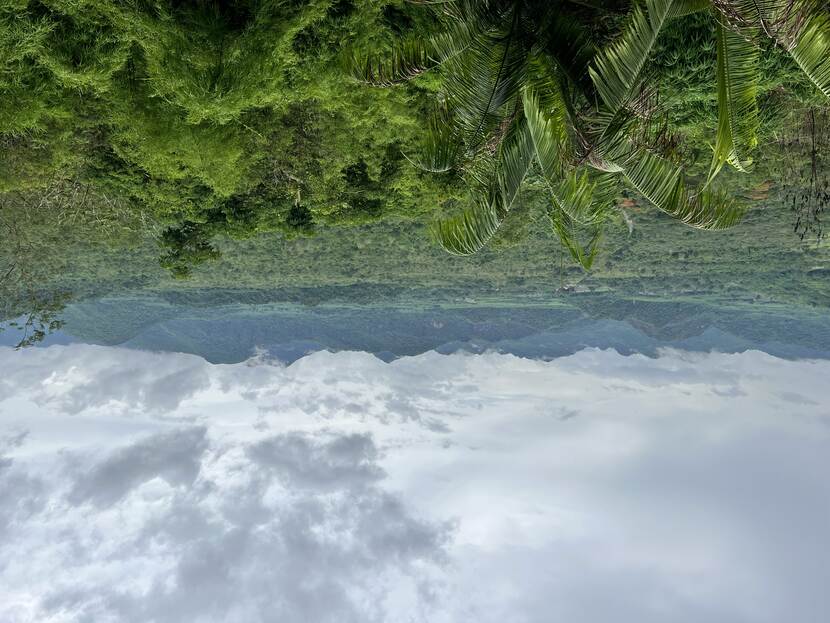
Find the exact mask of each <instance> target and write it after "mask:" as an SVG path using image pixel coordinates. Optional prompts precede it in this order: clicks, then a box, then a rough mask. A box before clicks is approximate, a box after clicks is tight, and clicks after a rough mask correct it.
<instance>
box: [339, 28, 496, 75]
mask: <svg viewBox="0 0 830 623" xmlns="http://www.w3.org/2000/svg"><path fill="white" fill-rule="evenodd" d="M476 26H477V25H476V24H475V23H471V22H463V21H454V22H451V23H448V24H446V25H445V30H443V31H441V32H439V33H438V34H436V35H433V36H431V37H427V38H420V37H419V38H413V39H405V40H403V41H401V42H399V43H398V44H397V45H396V46H395V47H394V48H393V49H392V51H391V52H390V53H384V54H381V55H378V54H374V55H368V56H361V55H359V54H357V53H355V52H354V51H352V52H351V53H350V54H349V55H347V56H346V58H345V64H346V70H347V72H348V73H349V74H350V75H351V76H352V77H353V78H355V79H356V80H359V81H360V82H365V83H366V84H370V85H372V86H379V87H388V86H392V85H395V84H400V83H402V82H406V81H407V80H411V79H412V78H415V77H417V76H419V75H421V74H422V73H424V72H426V71H429V70H430V69H432V68H434V67H436V66H438V65H440V64H441V63H444V62H446V61H448V60H450V59H452V58H455V57H456V56H459V55H460V54H463V53H464V52H465V51H466V50H467V49H468V48H469V47H470V46H471V45H472V43H473V41H474V40H475V38H476V37H478V36H480V34H481V32H480V31H479V30H478V28H477V27H476Z"/></svg>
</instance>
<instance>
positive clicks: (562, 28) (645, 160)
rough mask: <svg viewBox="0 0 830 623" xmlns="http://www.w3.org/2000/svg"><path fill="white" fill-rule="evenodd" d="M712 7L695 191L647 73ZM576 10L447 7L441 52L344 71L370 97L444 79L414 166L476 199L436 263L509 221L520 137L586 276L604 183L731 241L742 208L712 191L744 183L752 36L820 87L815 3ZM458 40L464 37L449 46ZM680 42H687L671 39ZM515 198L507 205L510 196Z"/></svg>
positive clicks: (678, 2) (754, 72)
mask: <svg viewBox="0 0 830 623" xmlns="http://www.w3.org/2000/svg"><path fill="white" fill-rule="evenodd" d="M710 6H711V7H712V10H711V11H706V19H707V20H708V22H707V24H708V31H704V32H703V35H702V36H701V37H700V38H699V39H698V40H697V41H694V40H693V43H699V44H700V48H695V47H694V46H692V47H693V49H694V50H695V51H696V52H698V53H699V54H700V55H702V56H704V57H705V56H709V55H710V53H711V52H713V51H715V48H717V59H716V60H717V62H716V72H712V71H709V72H706V73H708V74H709V75H711V73H716V75H717V80H716V81H713V82H716V85H717V88H716V89H714V92H715V93H716V97H717V102H718V124H717V126H716V130H715V146H714V156H713V159H712V162H711V165H710V169H709V175H708V178H707V180H706V182H705V184H702V185H696V184H694V183H693V182H691V180H690V179H687V178H688V177H689V176H688V175H687V173H686V171H685V170H684V167H683V166H681V163H682V161H683V156H684V155H686V154H684V150H681V149H678V146H679V144H680V143H681V142H682V141H683V138H682V135H676V134H674V128H670V127H669V119H668V116H669V115H668V113H667V112H666V113H664V112H663V109H661V108H660V105H659V101H658V97H657V96H656V95H655V93H656V92H655V91H654V88H655V86H659V84H660V83H659V81H658V80H655V72H654V70H653V69H647V67H648V64H649V63H650V62H652V60H653V59H655V58H657V59H658V60H657V62H656V63H655V65H656V66H658V67H659V66H660V65H661V64H663V65H665V64H666V55H667V52H670V53H671V55H672V56H674V57H675V58H680V55H681V54H682V53H678V52H677V51H676V50H671V51H668V50H665V49H663V50H661V49H660V46H659V41H660V38H661V36H663V34H664V32H665V31H667V30H671V27H672V22H673V21H674V22H677V21H678V18H686V17H687V16H693V17H694V19H698V14H700V15H702V12H703V11H704V10H705V9H707V8H709V7H710ZM587 7H588V8H586V5H585V4H584V3H576V4H575V3H571V2H567V1H565V0H562V1H557V0H553V1H549V2H544V3H542V2H538V1H535V0H512V1H507V0H503V1H499V0H492V1H481V2H475V1H473V2H469V1H465V0H448V1H447V2H442V3H440V14H439V15H437V17H436V19H437V20H438V21H439V22H440V23H441V25H442V27H443V28H444V30H443V34H444V35H445V36H444V37H443V38H436V37H433V38H430V39H427V40H426V43H419V42H416V43H412V42H408V41H407V42H404V43H403V44H402V46H401V47H400V48H398V49H397V50H396V51H394V52H393V53H392V54H390V55H389V57H388V58H387V60H386V62H385V63H384V62H383V61H381V60H378V59H377V57H371V56H370V57H368V60H360V59H359V58H358V57H353V60H352V68H353V75H356V76H357V77H359V78H360V79H362V80H364V81H368V82H374V83H375V84H376V85H377V86H389V85H391V84H394V83H395V82H398V81H402V80H408V79H411V78H412V77H415V76H420V75H421V74H422V73H423V72H424V71H426V70H428V69H430V68H432V67H435V66H439V67H440V69H441V73H442V78H443V80H442V85H441V91H440V94H439V103H438V111H437V113H436V114H435V115H434V117H433V120H432V122H431V123H430V126H429V128H428V131H427V133H426V137H427V138H426V141H425V145H424V147H425V150H424V156H423V157H422V158H417V157H416V158H414V161H415V162H418V163H421V164H422V165H423V168H424V169H426V170H428V171H433V172H446V171H453V170H454V171H458V172H459V173H461V174H462V177H463V178H464V179H465V180H466V182H467V184H468V185H469V186H470V187H471V189H472V191H473V192H472V195H473V197H472V199H471V200H470V201H469V204H468V207H466V208H465V209H464V210H463V211H462V212H461V213H460V214H459V215H457V216H453V217H450V218H449V219H445V220H443V221H441V222H439V223H438V224H437V225H435V226H434V227H433V232H434V234H435V236H436V238H437V239H438V241H439V243H441V245H442V246H443V247H444V248H445V249H446V250H447V251H449V252H451V253H455V254H471V253H475V252H477V251H478V250H479V249H481V248H482V247H483V246H484V245H485V244H487V242H488V241H489V240H490V239H492V238H493V237H494V236H495V234H496V231H497V230H498V228H499V227H500V226H501V225H502V223H503V222H504V221H505V219H506V218H507V217H508V212H509V210H510V207H512V199H511V201H510V202H508V201H506V200H505V199H504V197H503V195H504V193H503V192H497V190H498V189H500V188H501V189H503V187H504V184H503V180H502V177H503V176H504V174H505V172H510V177H511V179H517V180H523V179H524V178H525V176H526V175H527V173H528V167H529V165H530V159H529V158H527V157H526V154H525V153H523V152H522V150H521V149H518V150H517V148H516V147H515V146H513V145H511V147H510V148H508V149H504V145H505V144H509V143H510V142H511V141H514V140H515V137H516V136H524V135H525V134H527V133H529V136H530V139H529V140H526V141H524V142H522V143H521V144H522V145H526V146H528V147H529V149H530V152H531V154H530V156H531V158H532V159H534V160H535V161H536V162H537V163H538V165H539V167H540V168H541V173H542V176H543V179H544V180H545V183H546V185H547V186H548V190H549V193H550V196H551V199H552V205H551V207H550V209H549V216H550V219H551V223H552V225H553V230H554V233H555V234H556V235H557V236H558V237H559V239H560V242H562V244H563V246H564V247H565V248H566V249H567V250H568V251H569V252H570V254H571V256H572V258H573V259H574V260H575V261H576V262H577V263H579V264H580V265H581V266H583V267H584V268H588V267H589V266H590V265H591V263H592V262H593V258H594V256H595V252H596V245H597V242H598V240H599V238H600V234H601V226H602V222H603V221H604V220H605V219H606V217H607V215H608V214H609V213H610V212H611V211H612V209H611V208H612V207H613V199H614V196H615V195H616V194H619V191H615V189H614V183H615V178H616V180H618V181H625V182H626V183H627V184H628V185H630V186H631V187H633V188H634V189H636V190H637V191H638V192H639V193H640V194H641V195H642V196H643V197H645V198H646V199H647V200H649V201H650V202H651V203H653V204H654V205H655V206H656V207H658V208H659V209H660V210H662V211H663V212H665V213H667V214H670V215H672V216H674V217H675V218H677V219H679V220H680V221H682V222H683V223H686V224H687V225H691V226H693V227H697V228H700V229H723V228H726V227H731V226H733V225H735V224H736V223H737V222H738V221H740V219H741V217H742V215H743V213H744V211H745V208H744V207H743V206H742V205H740V202H738V201H736V199H735V197H734V195H733V194H732V193H730V192H727V191H726V190H724V189H720V190H716V189H713V188H711V186H710V185H711V184H712V181H713V179H714V178H715V176H716V175H717V174H718V173H719V172H720V171H721V168H722V167H723V165H724V164H726V163H729V164H731V165H732V166H733V167H735V168H736V169H738V170H740V171H744V172H745V171H746V170H747V169H748V168H749V166H750V164H751V162H752V157H751V152H752V150H753V149H754V148H755V147H756V146H757V144H758V142H759V135H760V133H761V119H762V116H761V114H760V111H759V103H758V101H759V97H758V93H759V84H760V82H761V76H760V74H759V61H760V57H761V49H760V48H759V45H760V43H761V37H760V33H761V32H762V31H763V33H765V35H767V36H768V40H771V41H772V42H774V43H777V44H780V45H781V46H783V47H784V49H785V50H786V51H787V52H788V53H789V54H790V55H791V56H792V57H793V59H794V60H795V61H796V62H797V63H798V65H799V67H800V68H801V69H802V70H803V72H804V74H806V76H807V77H808V78H809V79H810V80H812V81H813V82H814V83H815V84H816V85H817V86H818V87H819V88H820V89H822V90H824V82H825V78H826V77H827V76H826V75H825V74H827V75H830V74H828V73H827V70H828V68H830V65H829V64H828V61H827V58H828V54H827V49H826V47H827V45H828V44H827V42H828V41H830V16H828V14H827V11H826V7H823V6H822V5H821V3H817V2H812V1H810V2H807V3H804V5H803V8H800V6H799V3H793V2H792V1H791V0H763V1H762V2H760V3H758V2H754V1H747V2H744V1H743V0H736V1H735V2H732V1H730V0H713V1H712V3H711V4H710V3H709V2H706V1H704V0H644V2H632V3H631V6H630V11H629V14H628V16H627V17H626V18H625V19H624V20H622V21H621V20H620V19H619V15H618V14H615V13H614V12H613V9H608V8H605V7H604V6H603V5H601V4H594V3H588V4H587ZM753 7H754V10H755V15H754V16H753V15H751V14H750V13H751V9H752V8H753ZM719 20H721V21H723V22H726V23H727V26H724V25H723V24H722V23H721V21H719ZM608 25H610V27H611V29H610V30H606V31H603V26H608ZM771 25H774V26H772V29H771ZM598 26H599V27H598ZM676 28H679V27H676ZM459 32H461V33H464V35H463V36H458V37H455V38H453V37H452V36H449V35H451V34H452V33H459ZM592 39H593V41H592ZM603 39H606V40H607V41H606V42H604V43H599V44H598V43H596V42H598V41H602V40H603ZM436 41H441V42H442V44H441V45H439V44H436V43H435V42H436ZM444 42H449V43H448V44H446V45H443V43H444ZM678 43H679V45H680V46H685V47H689V43H690V42H689V41H688V37H680V38H679V39H678ZM661 57H662V58H661ZM587 78H590V79H587ZM655 83H656V85H655ZM712 86H714V85H713V84H710V85H709V87H708V89H709V90H710V91H711V90H713V89H712ZM667 87H668V88H669V89H670V90H671V89H674V90H677V89H676V86H674V85H671V84H668V85H667ZM674 114H675V115H676V114H677V113H676V112H675V113H674ZM660 115H663V116H664V118H663V122H662V124H661V123H660V122H659V121H658V124H657V128H656V129H655V123H654V122H655V117H658V118H659V116H660ZM678 130H680V128H678ZM701 134H703V133H701ZM692 138H698V137H692ZM700 147H702V146H699V147H698V148H696V149H692V150H689V149H688V148H686V150H685V151H686V153H688V152H689V151H692V152H694V151H700ZM482 163H485V164H484V166H482ZM692 165H694V162H692ZM482 171H484V172H485V175H484V177H483V178H482V176H481V173H482ZM488 171H489V173H487V172H488ZM488 175H489V178H488V177H487V176H488ZM511 190H515V192H514V193H513V197H515V196H516V195H518V191H519V188H518V186H517V187H516V188H515V189H513V188H511ZM580 226H581V227H582V228H588V230H589V235H588V240H589V241H588V243H587V245H585V246H583V245H581V244H580V243H578V242H577V240H578V239H579V236H578V235H577V230H578V229H579V228H580ZM584 233H585V232H583V234H584Z"/></svg>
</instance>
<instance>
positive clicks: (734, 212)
mask: <svg viewBox="0 0 830 623" xmlns="http://www.w3.org/2000/svg"><path fill="white" fill-rule="evenodd" d="M623 175H624V177H625V179H626V181H628V182H629V183H630V184H631V185H632V186H633V187H634V188H635V189H636V190H637V191H638V192H639V193H640V194H641V195H643V196H644V197H645V198H646V199H647V200H648V201H650V202H651V203H653V204H654V205H655V206H657V207H658V208H659V209H660V210H662V211H663V212H666V213H667V214H670V215H671V216H673V217H674V218H676V219H678V220H680V221H682V222H684V223H686V224H687V225H690V226H692V227H696V228H698V229H709V230H713V229H726V228H728V227H732V226H733V225H736V224H737V223H739V222H740V220H741V218H743V215H744V212H745V207H744V206H743V205H742V204H739V203H738V202H737V201H735V200H734V199H733V198H731V197H729V196H727V195H726V194H724V193H722V192H716V191H713V190H711V189H709V188H706V189H705V190H704V191H702V192H699V193H689V191H688V190H687V189H686V182H685V179H684V176H683V171H682V169H680V167H677V166H675V165H674V164H672V163H671V162H669V161H668V160H665V159H663V158H660V157H659V156H656V155H655V154H652V153H651V152H649V151H647V150H645V149H633V150H632V152H631V153H630V154H629V156H628V158H627V161H626V163H625V165H624V173H623Z"/></svg>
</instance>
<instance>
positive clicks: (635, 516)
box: [0, 345, 830, 623]
mask: <svg viewBox="0 0 830 623" xmlns="http://www.w3.org/2000/svg"><path fill="white" fill-rule="evenodd" d="M0 371H2V375H0V621H3V622H6V621H8V622H9V623H23V622H27V623H28V622H35V621H36V622H38V623H40V622H44V621H50V622H72V623H75V622H87V621H88V622H90V623H92V622H94V623H107V622H109V621H113V622H115V621H117V622H129V623H132V622H136V623H153V622H158V623H162V622H164V623H166V622H171V623H172V622H176V623H178V622H181V621H187V622H189V623H191V622H192V623H202V622H204V623H207V622H210V623H213V622H223V623H225V622H228V623H230V622H233V623H237V622H238V623H259V622H271V621H274V622H277V621H279V622H285V621H298V622H317V621H320V622H328V621H331V622H338V623H340V622H351V621H355V622H367V621H369V622H371V621H381V622H386V621H389V622H394V623H398V622H420V621H430V622H437V623H442V622H444V623H449V622H456V621H458V622H462V621H464V622H466V621H477V622H484V623H489V622H493V623H496V622H499V623H502V622H517V623H535V622H539V623H542V622H545V623H547V622H549V621H584V622H586V623H593V622H597V623H599V622H602V623H605V622H607V621H621V622H627V621H631V622H635V621H636V622H637V623H643V622H645V623H649V622H654V623H656V622H661V623H662V622H664V621H672V622H673V623H686V622H688V623H693V622H694V623H699V622H701V621H705V622H707V623H721V622H722V623H727V622H728V623H740V622H759V623H766V622H769V623H778V622H780V621H783V620H788V621H799V623H823V622H824V621H826V620H827V619H828V617H830V595H828V593H827V590H826V586H828V585H830V562H828V561H827V559H826V556H825V554H824V553H825V552H826V550H827V549H828V546H830V535H828V529H827V526H828V525H830V480H829V479H828V478H827V476H826V475H827V474H828V473H830V406H827V405H829V404H830V401H828V400H827V398H826V393H827V390H826V384H827V382H828V379H830V362H826V361H783V360H779V359H776V358H774V357H771V356H769V355H765V354H762V353H758V352H749V353H744V354H741V355H720V354H710V355H701V354H695V355H691V354H688V353H682V352H665V353H663V354H662V356H661V357H659V358H657V359H649V358H646V357H639V356H632V357H623V356H620V355H618V354H617V353H615V352H613V351H597V350H586V351H583V352H581V353H578V354H576V355H574V356H571V357H566V358H562V359H558V360H556V361H553V362H538V361H530V360H525V359H518V358H515V357H512V356H509V355H496V354H488V355H482V356H471V355H452V356H441V355H437V354H435V353H427V354H424V355H421V356H418V357H413V358H405V359H401V360H398V361H395V362H393V363H392V364H386V363H383V362H381V361H380V360H378V359H376V358H374V357H373V356H371V355H367V354H363V353H338V354H331V353H326V352H321V353H317V354H314V355H312V356H309V357H306V358H304V359H301V360H299V361H297V362H296V363H295V364H293V365H291V366H289V367H283V366H280V365H276V364H272V363H269V362H267V361H260V360H254V361H250V362H247V363H244V364H236V365H210V364H208V363H206V362H205V361H203V360H201V359H199V358H197V357H193V356H188V355H180V354H156V353H146V352H138V351H129V350H124V349H117V348H105V347H93V346H80V345H73V346H67V347H62V346H53V347H50V348H45V349H33V350H27V351H22V352H15V351H11V350H9V349H0Z"/></svg>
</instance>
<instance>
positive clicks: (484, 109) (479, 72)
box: [444, 10, 527, 151]
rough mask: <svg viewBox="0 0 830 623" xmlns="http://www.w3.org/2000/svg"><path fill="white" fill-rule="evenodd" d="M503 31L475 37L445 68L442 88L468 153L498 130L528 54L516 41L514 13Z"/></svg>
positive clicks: (522, 73)
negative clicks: (461, 53) (461, 132)
mask: <svg viewBox="0 0 830 623" xmlns="http://www.w3.org/2000/svg"><path fill="white" fill-rule="evenodd" d="M513 14H514V15H513V17H512V18H511V19H510V21H509V23H507V24H505V25H504V28H503V29H495V30H493V31H490V32H488V33H485V34H482V35H481V36H479V37H478V38H476V39H475V40H474V41H473V42H472V43H471V45H470V46H469V48H468V49H467V50H466V51H465V53H464V54H463V55H460V56H456V57H454V58H453V59H451V60H450V61H449V62H448V63H446V65H445V79H444V88H445V92H446V96H447V100H448V102H449V104H450V106H452V108H453V110H454V113H455V117H456V119H457V122H458V124H459V127H460V129H461V130H462V131H463V135H464V140H465V143H466V145H467V148H468V150H469V151H474V150H476V149H478V148H480V147H481V146H482V145H483V144H484V142H485V140H486V139H487V137H488V136H489V135H490V133H491V132H492V131H493V130H495V129H496V128H498V127H499V125H500V124H501V122H502V121H503V119H504V117H505V114H504V110H503V108H504V107H505V105H506V104H507V105H512V104H513V103H515V101H516V99H517V96H518V93H519V88H520V86H521V84H522V82H523V80H524V74H525V70H526V64H527V54H526V52H525V51H524V49H523V47H522V45H521V44H520V42H518V41H517V36H516V35H517V33H516V29H517V18H516V17H515V16H516V15H517V14H518V11H517V10H514V11H513Z"/></svg>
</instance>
